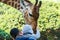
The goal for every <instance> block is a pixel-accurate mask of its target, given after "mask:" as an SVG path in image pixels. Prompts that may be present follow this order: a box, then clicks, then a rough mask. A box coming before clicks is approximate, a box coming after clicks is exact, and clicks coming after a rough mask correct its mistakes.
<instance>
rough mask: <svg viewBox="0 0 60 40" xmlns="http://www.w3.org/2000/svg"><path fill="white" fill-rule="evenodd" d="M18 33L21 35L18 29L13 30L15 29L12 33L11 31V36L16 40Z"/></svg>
mask: <svg viewBox="0 0 60 40" xmlns="http://www.w3.org/2000/svg"><path fill="white" fill-rule="evenodd" d="M18 33H19V30H18V29H17V28H13V29H11V31H10V35H11V36H12V37H13V38H14V39H15V38H16V36H17V35H18Z"/></svg>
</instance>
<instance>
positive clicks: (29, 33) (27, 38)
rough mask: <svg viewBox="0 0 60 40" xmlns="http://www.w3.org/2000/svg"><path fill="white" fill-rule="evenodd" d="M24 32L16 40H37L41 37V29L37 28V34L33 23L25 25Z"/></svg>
mask: <svg viewBox="0 0 60 40" xmlns="http://www.w3.org/2000/svg"><path fill="white" fill-rule="evenodd" d="M22 32H23V35H22V36H17V37H16V39H15V40H37V39H38V38H40V32H39V30H38V29H37V32H36V34H34V33H33V30H32V26H31V25H28V24H26V25H24V27H23V30H22Z"/></svg>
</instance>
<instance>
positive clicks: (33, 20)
mask: <svg viewBox="0 0 60 40" xmlns="http://www.w3.org/2000/svg"><path fill="white" fill-rule="evenodd" d="M37 3H38V0H36V3H35V5H32V6H27V9H26V10H25V13H24V19H25V21H26V23H27V24H29V25H32V28H33V31H34V33H35V32H36V28H37V20H38V18H39V8H40V7H41V1H40V2H39V4H37Z"/></svg>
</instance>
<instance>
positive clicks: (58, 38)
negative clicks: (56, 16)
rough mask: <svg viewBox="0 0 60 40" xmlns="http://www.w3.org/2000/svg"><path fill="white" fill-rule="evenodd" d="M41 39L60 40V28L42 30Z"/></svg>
mask: <svg viewBox="0 0 60 40" xmlns="http://www.w3.org/2000/svg"><path fill="white" fill-rule="evenodd" d="M39 40H60V28H59V29H57V30H53V29H47V30H46V31H42V32H41V38H40V39H39Z"/></svg>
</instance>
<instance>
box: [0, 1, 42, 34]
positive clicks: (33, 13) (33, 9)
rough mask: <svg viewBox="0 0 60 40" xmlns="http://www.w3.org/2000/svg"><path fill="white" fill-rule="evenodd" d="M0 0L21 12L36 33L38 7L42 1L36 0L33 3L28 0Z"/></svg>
mask: <svg viewBox="0 0 60 40" xmlns="http://www.w3.org/2000/svg"><path fill="white" fill-rule="evenodd" d="M0 2H2V3H5V4H8V5H10V6H12V7H14V8H16V9H18V10H20V11H21V12H22V13H23V16H24V20H25V23H26V24H29V25H31V26H32V29H33V32H34V33H36V28H37V21H38V18H39V8H40V7H41V4H42V2H41V1H40V2H39V4H38V0H36V3H35V4H33V3H31V2H30V1H29V0H0Z"/></svg>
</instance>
